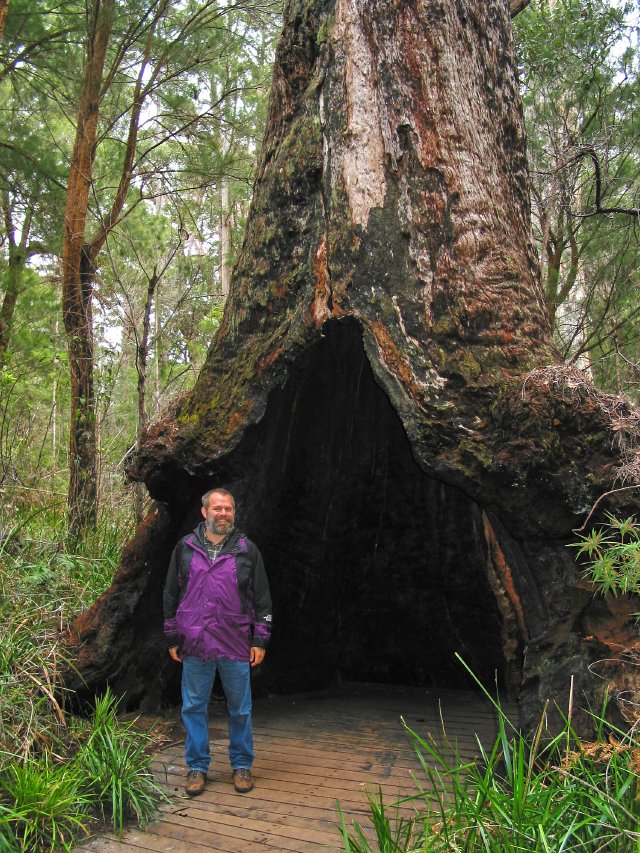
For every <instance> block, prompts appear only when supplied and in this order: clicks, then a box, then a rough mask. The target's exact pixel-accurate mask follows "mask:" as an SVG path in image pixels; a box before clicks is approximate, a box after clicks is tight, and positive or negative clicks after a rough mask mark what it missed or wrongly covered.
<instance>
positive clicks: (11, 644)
mask: <svg viewBox="0 0 640 853" xmlns="http://www.w3.org/2000/svg"><path fill="white" fill-rule="evenodd" d="M130 532H131V528H130V526H129V525H124V524H120V525H118V524H117V523H116V524H114V523H113V520H111V522H110V523H107V521H106V520H103V521H102V522H101V524H100V525H99V526H98V529H97V531H96V532H95V534H93V535H92V536H91V537H88V538H87V540H86V541H85V542H84V543H83V545H82V546H81V548H80V549H79V550H78V551H77V552H74V553H68V552H67V551H65V550H64V548H63V546H62V544H61V543H63V542H64V541H65V534H66V523H65V516H64V512H63V511H62V509H61V508H60V507H59V508H58V510H57V511H56V508H55V506H53V507H49V506H45V507H41V508H36V509H33V508H31V509H30V510H27V509H25V508H23V509H21V510H18V511H17V512H16V513H15V516H14V523H13V525H12V526H11V527H7V528H6V529H5V531H4V538H3V540H2V544H1V545H0V708H1V709H2V713H1V714H0V768H2V766H3V765H5V764H6V763H7V762H11V761H14V760H16V759H26V758H29V757H31V756H32V755H33V754H34V753H37V752H38V750H40V749H41V748H42V747H43V745H47V744H51V743H54V742H58V741H59V740H60V739H61V738H62V739H64V736H65V730H66V723H65V718H64V714H63V709H62V708H61V706H60V704H59V695H58V688H59V685H58V673H59V671H60V669H61V668H63V666H64V664H65V661H64V653H63V650H62V646H61V644H60V632H61V630H63V629H64V628H65V626H66V625H67V623H68V621H69V620H70V619H71V618H72V617H73V615H74V614H75V613H76V612H77V611H78V610H79V609H81V608H82V607H86V606H88V605H90V604H91V603H92V602H93V601H95V599H96V598H97V597H98V595H100V593H102V592H103V591H104V589H105V588H106V587H107V586H108V585H109V584H110V583H111V580H112V578H113V574H114V571H115V568H116V566H117V564H118V561H119V556H120V552H121V549H122V546H123V544H124V542H125V541H126V539H127V538H128V537H129V535H130ZM56 696H58V698H56Z"/></svg>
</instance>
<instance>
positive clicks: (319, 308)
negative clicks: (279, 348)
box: [307, 234, 331, 328]
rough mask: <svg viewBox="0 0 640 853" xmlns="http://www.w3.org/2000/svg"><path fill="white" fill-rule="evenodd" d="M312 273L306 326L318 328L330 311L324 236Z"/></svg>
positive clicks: (327, 317)
mask: <svg viewBox="0 0 640 853" xmlns="http://www.w3.org/2000/svg"><path fill="white" fill-rule="evenodd" d="M313 271H314V273H315V286H314V289H313V301H312V302H311V305H310V307H309V313H308V315H307V325H309V326H311V325H315V326H317V327H318V328H320V327H321V326H322V324H323V323H324V322H325V321H326V320H328V319H329V317H330V316H331V311H330V310H329V299H330V296H331V287H330V283H329V270H328V268H327V238H326V235H324V234H323V236H322V240H321V242H320V245H319V246H318V248H317V250H316V254H315V257H314V259H313Z"/></svg>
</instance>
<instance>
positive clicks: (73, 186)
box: [0, 0, 277, 536]
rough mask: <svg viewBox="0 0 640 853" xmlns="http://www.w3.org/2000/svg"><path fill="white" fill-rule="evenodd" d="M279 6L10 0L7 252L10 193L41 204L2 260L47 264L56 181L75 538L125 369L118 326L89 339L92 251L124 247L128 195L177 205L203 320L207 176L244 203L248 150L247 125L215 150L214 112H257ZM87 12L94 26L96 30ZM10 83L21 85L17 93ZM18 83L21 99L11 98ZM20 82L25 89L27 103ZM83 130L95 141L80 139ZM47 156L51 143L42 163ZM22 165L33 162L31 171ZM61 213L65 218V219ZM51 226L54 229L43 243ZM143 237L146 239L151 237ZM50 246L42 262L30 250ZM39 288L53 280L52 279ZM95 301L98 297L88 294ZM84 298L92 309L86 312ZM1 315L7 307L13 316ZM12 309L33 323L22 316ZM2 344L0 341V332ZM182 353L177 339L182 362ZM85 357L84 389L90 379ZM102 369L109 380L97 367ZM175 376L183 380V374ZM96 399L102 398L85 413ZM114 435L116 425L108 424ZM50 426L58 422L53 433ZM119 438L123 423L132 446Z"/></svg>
mask: <svg viewBox="0 0 640 853" xmlns="http://www.w3.org/2000/svg"><path fill="white" fill-rule="evenodd" d="M111 5H112V6H113V4H111ZM276 6H277V4H274V3H271V2H266V0H265V2H243V1H242V0H240V2H236V3H232V4H224V5H221V6H218V5H216V4H214V3H210V2H209V3H207V2H204V3H198V4H195V5H193V6H192V7H191V8H190V9H189V10H187V9H186V8H185V7H183V6H182V5H181V4H175V3H169V2H153V3H147V4H144V3H137V4H131V3H127V4H116V5H115V6H113V9H114V10H115V11H116V12H117V14H115V19H112V21H111V23H109V20H108V15H107V17H106V18H105V17H102V18H100V15H102V16H105V14H106V13H107V12H108V10H109V3H107V4H106V5H105V4H99V3H95V4H92V6H91V9H90V10H89V14H88V15H87V16H86V17H85V14H84V5H83V4H78V3H77V2H73V0H69V2H65V3H61V4H56V6H55V8H54V11H51V10H48V9H43V8H42V7H41V5H40V6H39V5H38V4H34V3H33V2H27V0H23V2H20V0H17V2H16V3H14V4H12V6H11V10H10V14H9V17H8V22H7V38H6V39H5V45H6V50H5V55H4V60H5V61H4V64H3V68H4V70H5V71H6V74H4V77H3V78H2V83H0V85H1V86H3V89H2V91H3V92H4V94H5V95H6V99H5V102H6V105H7V109H12V110H13V111H14V114H15V120H14V121H13V123H12V124H9V125H7V126H6V142H5V144H3V145H2V146H0V153H1V154H2V156H4V157H5V162H6V164H7V168H6V169H5V175H6V176H11V175H12V174H13V173H12V171H11V168H10V155H11V156H14V157H15V156H16V155H15V151H16V149H20V150H21V151H22V159H21V161H20V163H19V165H20V166H21V172H20V173H19V174H18V173H17V172H16V178H15V180H13V179H12V187H11V188H12V189H14V190H15V188H16V187H17V188H19V190H20V193H21V196H20V202H19V204H20V207H19V208H18V207H15V205H16V204H18V202H15V201H14V197H13V196H9V202H10V203H11V204H14V207H15V213H13V220H12V221H13V222H14V223H17V224H18V226H19V227H18V230H17V231H15V237H14V232H13V231H10V230H9V225H8V223H9V219H8V218H7V216H5V228H4V229H3V230H4V231H5V244H4V245H5V247H6V248H7V252H8V250H9V247H10V245H11V240H12V239H13V240H14V242H15V244H16V247H17V248H18V249H19V242H18V241H19V240H20V239H21V238H22V236H23V234H24V235H26V233H27V232H26V229H23V228H22V225H23V223H27V224H29V220H28V219H26V218H25V217H24V215H23V213H22V211H23V210H25V209H26V206H25V203H24V201H23V200H22V199H23V197H24V196H25V194H26V192H27V190H28V188H29V187H30V186H33V187H34V188H35V189H36V190H37V191H36V192H35V195H34V198H35V199H36V202H42V203H41V204H38V206H37V208H36V209H35V211H34V214H33V216H32V217H31V220H30V221H31V234H32V237H33V247H32V251H30V252H27V253H26V254H25V253H19V252H13V255H12V257H14V256H16V257H19V258H20V259H24V258H25V257H26V258H27V260H26V263H27V264H28V265H29V266H31V267H37V269H38V270H40V271H43V270H44V267H43V260H44V259H45V258H46V257H51V258H54V257H55V256H56V255H57V254H58V253H59V252H60V251H61V248H60V239H61V237H62V235H61V234H60V231H59V229H58V228H56V227H55V226H53V227H49V223H48V222H47V215H49V216H50V219H51V221H52V222H55V221H56V219H57V221H60V219H61V218H62V214H61V205H63V204H64V192H65V187H66V195H67V226H68V227H67V229H66V235H65V236H66V242H65V245H64V250H63V256H64V263H63V266H62V279H63V287H62V291H63V293H64V307H65V310H64V316H65V318H66V326H65V329H66V335H67V340H68V349H69V366H70V373H71V378H72V386H73V392H72V400H73V401H74V402H73V403H72V412H73V419H72V420H73V423H72V429H71V435H70V442H71V460H70V467H71V474H70V491H69V502H70V518H71V522H72V530H73V535H74V536H77V535H79V533H80V532H81V530H82V528H83V527H84V525H85V524H87V523H89V524H91V523H93V518H94V516H95V509H96V498H97V494H96V484H97V483H98V481H99V477H98V476H97V474H98V471H97V461H96V448H97V446H98V441H99V440H100V435H98V434H96V430H100V429H101V428H104V429H107V430H108V428H109V418H110V417H111V416H110V411H111V407H110V404H111V402H114V403H115V405H116V407H117V401H118V398H117V397H116V398H114V400H113V401H112V400H111V399H110V396H109V388H110V387H111V386H110V383H111V382H112V380H113V376H114V373H113V371H114V368H117V367H118V365H120V364H122V354H123V351H122V349H121V348H120V345H119V344H118V343H117V342H115V341H116V339H117V338H118V332H117V331H116V330H113V331H111V332H109V334H108V337H107V338H106V339H103V338H101V331H100V330H101V329H106V328H107V326H108V324H112V323H114V322H115V323H116V325H117V323H118V318H117V316H115V315H114V314H113V313H110V305H112V304H113V300H111V297H110V295H109V287H110V283H109V282H110V273H109V272H108V271H107V272H106V273H103V272H102V271H99V266H100V265H99V263H98V257H99V256H100V253H101V252H103V251H104V249H105V248H106V249H108V250H109V253H110V256H112V257H115V258H118V257H121V256H122V257H123V256H124V254H126V252H125V253H119V252H118V251H117V244H118V241H119V240H120V237H121V232H120V231H119V229H120V228H121V223H122V221H123V217H126V216H128V215H129V214H130V212H131V211H132V210H134V209H135V208H136V206H138V205H140V204H141V203H142V204H143V205H145V206H147V207H148V208H149V210H150V211H155V212H156V214H157V213H158V211H159V210H160V209H161V208H164V209H166V211H167V212H168V213H169V212H170V215H172V214H173V213H174V212H175V213H176V215H177V217H178V219H179V220H180V221H184V223H185V226H186V227H185V228H184V229H183V230H184V232H185V234H186V235H188V237H183V238H182V247H181V249H180V252H179V253H178V255H177V256H176V258H175V259H174V263H175V264H180V263H181V261H180V256H183V257H184V256H185V253H186V254H188V256H189V258H191V260H187V258H186V257H185V260H184V263H182V266H183V272H184V271H185V270H187V269H188V268H189V267H191V268H195V267H200V268H202V269H203V270H204V268H205V267H208V268H209V270H210V272H209V273H207V274H206V275H205V276H200V277H199V282H200V284H199V285H198V287H199V295H198V300H199V308H200V309H201V310H200V312H199V313H198V314H197V322H196V323H195V324H194V323H193V322H192V321H189V329H190V330H192V331H193V332H195V333H196V335H197V334H199V324H200V323H201V322H204V321H206V317H207V314H208V311H209V302H210V300H211V299H212V298H213V299H214V300H215V298H217V297H216V293H217V291H219V286H218V284H217V283H216V281H217V277H218V276H219V260H218V261H215V260H213V258H212V260H211V261H209V260H205V254H209V253H211V254H212V256H213V257H216V256H217V257H219V255H218V253H217V249H216V242H217V240H218V229H219V214H217V213H216V212H215V211H216V209H217V208H219V203H216V204H214V205H213V206H212V205H211V193H213V194H214V195H215V196H218V195H219V185H220V179H221V177H222V176H223V175H225V174H227V173H228V174H229V175H230V176H231V181H232V189H233V187H236V188H237V189H239V190H240V192H239V195H238V197H237V198H238V201H239V202H240V203H241V204H246V199H247V198H248V196H249V194H250V185H251V177H250V172H251V169H252V168H253V161H254V159H255V150H256V147H257V140H256V138H255V136H251V130H250V129H249V125H248V124H247V122H246V121H245V122H244V124H245V125H246V128H245V129H246V131H247V134H248V135H247V136H246V137H245V139H246V140H247V142H245V149H246V150H244V149H243V150H242V151H240V148H242V145H241V144H240V145H239V147H238V149H237V150H236V151H235V152H233V153H229V152H227V154H226V155H225V156H223V154H222V150H221V146H220V142H219V139H220V134H221V128H222V126H223V124H224V125H225V126H226V127H227V128H229V127H230V126H231V125H230V124H229V121H228V118H227V117H226V116H225V114H224V110H225V107H224V104H225V100H226V99H227V98H232V99H233V100H234V103H235V104H236V105H239V106H240V107H241V110H240V112H241V113H242V112H244V114H245V115H247V116H250V115H251V114H253V113H255V111H256V100H259V92H258V89H259V87H260V85H261V83H260V79H261V76H262V75H264V73H265V71H266V67H267V66H268V51H269V48H268V45H269V43H270V40H271V39H272V38H273V35H274V33H275V30H276V28H277V15H276V14H274V11H275V8H276ZM98 13H100V14H99V15H98ZM100 21H102V22H103V23H102V24H101V25H100ZM85 24H86V26H85ZM100 26H102V30H100ZM107 30H108V31H109V32H108V35H109V39H108V40H107V38H106V34H107ZM99 32H102V33H103V37H102V42H100V40H99V39H98V38H97V36H98V34H99ZM30 33H33V37H31V36H30ZM87 33H88V35H86V34H87ZM26 36H29V39H27V38H26ZM85 41H86V43H87V45H88V53H87V60H89V59H90V60H91V61H86V62H84V63H83V61H82V51H83V49H84V48H83V43H84V42H85ZM251 42H255V44H256V45H259V44H263V45H266V46H267V48H266V52H264V53H263V54H262V60H263V61H264V62H265V65H262V66H260V67H258V66H257V64H256V59H257V57H258V52H257V51H256V50H254V47H253V46H252V47H251V50H246V46H247V44H249V43H251ZM100 43H101V44H102V48H103V51H104V67H103V69H102V72H101V71H100V68H99V67H98V66H99V63H96V57H97V54H95V48H96V47H97V46H98V45H99V44H100ZM25 45H26V46H25ZM247 57H249V58H247ZM145 62H147V65H146V68H147V71H146V72H145V71H144V67H145ZM221 63H226V69H225V77H224V78H222V79H218V74H219V71H220V67H221ZM83 68H84V71H83ZM70 69H72V71H71V73H70ZM234 69H235V74H234ZM145 74H146V76H144V75H145ZM83 75H84V76H83ZM143 77H144V79H143ZM81 79H84V81H85V83H84V101H82V98H80V102H81V103H82V104H84V106H82V108H81V110H80V113H81V114H82V115H81V117H80V120H79V121H76V120H75V119H74V118H73V116H74V113H75V112H76V110H77V105H78V103H79V100H78V99H79V93H78V91H77V87H76V83H75V82H74V81H76V80H81ZM212 79H213V80H214V81H215V87H214V89H215V93H214V94H215V97H212V96H211V95H212V89H211V80H212ZM19 86H21V87H22V88H21V89H20V90H19ZM18 90H19V94H20V97H17V93H18ZM25 91H27V92H28V93H29V94H30V98H25V97H24V93H25ZM143 105H144V106H143ZM94 108H95V109H94ZM21 110H22V113H21V112H20V111H21ZM21 119H24V120H23V121H21ZM27 119H30V120H31V122H32V126H33V128H34V134H33V138H32V139H33V145H34V146H35V145H36V143H37V144H38V145H39V147H38V148H37V150H36V151H35V153H34V152H33V151H30V150H26V151H25V149H26V148H27V145H26V142H25V140H26V141H28V140H29V137H28V136H27V135H25V134H24V128H25V127H27V128H28V127H29V123H28V121H27ZM249 121H251V119H250V118H249ZM258 122H259V118H258ZM94 124H95V127H94ZM241 126H242V121H240V120H238V123H237V125H236V127H237V128H239V127H241ZM87 128H89V130H90V134H89V136H87V134H86V130H87ZM43 129H44V130H43ZM94 133H95V139H94V141H93V143H92V142H91V134H94ZM74 134H75V139H76V144H75V149H74V147H73V139H74ZM258 134H259V132H258ZM250 136H251V139H250V140H249V137H250ZM52 139H53V140H54V141H53V142H52ZM48 152H53V154H55V157H54V156H53V154H51V155H49V153H48ZM41 154H42V155H43V156H41ZM30 161H31V162H38V163H39V164H40V166H39V170H38V172H36V173H35V174H34V169H33V167H32V165H31V162H30ZM49 161H53V163H54V164H55V167H56V170H55V174H54V176H53V177H54V179H55V180H53V181H52V185H53V186H54V188H55V190H56V192H57V196H56V199H57V204H56V205H53V204H52V203H51V200H50V199H49V198H47V196H46V194H45V193H44V192H43V189H45V190H46V186H45V182H44V181H43V177H42V171H43V168H44V166H45V165H46V164H47V163H48V162H49ZM79 166H81V167H80V168H79ZM29 168H31V174H29ZM15 171H16V169H14V172H15ZM236 191H237V190H236V189H233V192H236ZM38 192H39V193H40V195H38ZM178 195H179V196H180V198H181V199H183V201H179V202H176V205H175V208H174V207H172V205H173V202H171V199H176V198H178ZM5 197H6V196H5ZM156 200H157V201H159V202H160V204H159V205H157V202H156ZM6 207H7V206H6V205H5V208H6ZM12 211H13V208H9V212H12ZM206 211H210V213H205V212H206ZM162 216H163V217H164V214H162ZM72 220H73V222H74V226H73V227H69V226H70V223H71V222H72ZM240 222H241V217H238V224H235V225H234V227H235V228H236V230H237V228H238V227H240V224H239V223H240ZM212 223H215V224H213V225H212ZM42 233H44V234H45V235H46V236H47V245H44V244H43V242H42V241H40V242H35V236H36V235H39V234H42ZM122 234H124V232H122ZM52 235H55V236H54V237H53V239H52ZM56 240H57V242H56ZM146 245H147V247H148V245H149V243H147V244H146ZM144 247H145V241H144V240H141V242H140V248H139V250H136V252H134V253H133V255H132V256H130V257H129V259H128V260H127V261H126V262H125V265H126V264H129V262H130V260H131V258H132V257H135V255H136V254H137V258H138V261H140V259H141V258H142V259H143V261H145V259H144ZM49 250H51V254H50V255H49V256H47V255H46V254H45V255H43V254H42V253H43V252H45V251H49ZM34 253H35V254H34ZM6 257H7V263H6V266H5V267H4V271H5V284H4V286H3V292H4V293H5V294H6V295H7V299H6V300H4V305H5V309H6V314H7V316H9V313H11V312H14V311H15V306H16V304H18V306H19V305H20V304H22V303H19V302H18V303H16V300H15V297H14V295H13V294H14V292H15V289H16V288H15V286H14V285H13V284H12V285H11V286H9V284H8V283H7V282H8V280H9V279H8V271H9V268H10V266H11V269H15V268H17V266H16V264H15V263H14V262H13V261H12V262H11V264H9V255H8V254H7V256H6ZM198 259H202V262H201V261H200V260H198ZM145 262H146V261H145ZM0 263H1V262H0ZM110 266H112V265H111V264H110ZM123 272H124V268H122V269H120V270H119V271H118V273H117V275H116V279H117V280H119V281H121V282H122V283H125V284H126V282H127V275H123V274H122V273H123ZM14 278H15V277H14ZM174 279H175V281H176V284H177V286H175V285H174V283H172V284H171V287H170V289H168V292H171V293H172V294H180V293H181V291H182V282H181V281H180V274H179V273H176V276H175V277H174ZM13 280H14V279H12V281H13ZM49 283H50V284H52V283H53V280H52V279H51V278H49ZM103 290H104V293H103V292H102V291H103ZM133 292H134V293H135V287H134V289H133ZM193 292H194V291H193V290H192V293H193ZM96 296H98V297H99V298H98V302H97V303H96ZM132 298H133V294H132ZM134 301H135V299H134ZM167 302H168V303H170V302H172V300H171V299H168V300H167ZM189 304H190V301H189V299H187V300H184V299H183V300H182V301H181V300H180V299H178V298H176V300H175V304H174V305H171V306H170V308H168V309H167V310H168V311H170V312H172V314H171V316H172V317H173V321H172V322H173V323H174V325H175V323H176V322H179V323H181V324H182V325H184V323H183V321H182V320H181V319H180V318H183V319H184V316H185V312H187V306H188V305H189ZM96 305H97V311H98V314H97V316H91V315H92V309H93V310H95V309H96ZM116 313H117V312H116ZM14 316H15V315H14V313H11V320H12V322H13V317H14ZM152 316H153V325H154V328H155V329H156V330H157V331H158V332H160V334H159V335H157V336H156V337H157V338H158V340H157V342H156V345H155V349H154V353H155V355H156V356H157V355H160V356H161V358H160V359H157V361H158V367H159V368H160V363H161V364H162V367H163V368H164V367H165V365H166V361H165V360H164V359H163V358H162V356H163V354H164V349H166V348H165V347H164V344H163V343H162V340H161V338H162V330H163V329H164V328H166V330H167V334H169V333H170V331H171V330H170V324H169V325H167V323H166V322H165V320H163V319H161V318H160V317H159V316H158V317H157V318H156V317H155V315H153V312H152ZM23 319H24V320H25V321H27V322H31V321H32V318H31V317H27V316H25V317H24V318H23ZM167 319H170V317H168V318H167ZM8 325H9V324H7V323H5V326H8ZM205 325H206V322H205ZM96 332H98V337H97V342H96V338H95V333H96ZM191 337H192V338H193V334H191ZM4 340H6V341H8V336H5V338H4ZM114 342H115V343H114ZM193 344H194V347H195V349H194V350H193V353H202V345H199V344H197V342H196V341H194V342H193ZM96 346H97V347H98V349H97V350H96ZM103 347H104V352H103V351H102V349H103ZM185 352H186V350H184V349H183V350H182V352H181V355H180V358H183V357H184V353H185ZM92 356H93V357H92ZM184 366H185V365H183V368H184ZM96 367H97V369H98V384H97V386H96V384H95V383H96V379H95V377H94V376H93V373H94V370H95V369H96ZM104 371H106V372H105V373H104V378H105V379H106V380H107V381H106V383H105V382H104V381H103V379H102V377H101V374H102V373H103V372H104ZM161 372H162V370H161V369H158V370H157V372H156V374H155V375H156V377H157V378H158V379H159V377H160V374H161ZM182 372H183V373H184V369H183V371H182ZM187 373H188V374H189V377H190V376H191V375H192V370H191V369H189V370H188V371H187ZM185 375H186V374H185ZM109 377H110V378H109ZM63 384H64V383H63ZM174 387H175V386H174ZM96 394H97V395H98V396H97V397H96ZM105 395H106V396H105ZM125 398H126V395H125ZM121 399H124V398H121ZM96 403H100V409H99V410H98V411H97V412H96V411H95V404H96ZM105 416H106V420H105ZM117 420H118V418H117V417H116V418H115V421H117ZM115 421H114V422H115ZM118 430H120V427H118V428H116V431H118ZM61 434H62V433H61V431H60V430H59V431H58V432H57V437H58V436H61ZM105 437H106V433H105ZM131 437H132V433H131V432H130V433H129V436H128V439H129V443H130V440H131ZM122 440H123V441H124V437H122ZM108 446H109V445H108V443H105V442H103V443H102V447H103V448H106V447H108ZM114 447H115V446H114ZM74 458H75V462H74V461H73V459H74ZM120 458H121V457H120ZM83 472H84V473H83Z"/></svg>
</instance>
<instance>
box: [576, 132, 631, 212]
mask: <svg viewBox="0 0 640 853" xmlns="http://www.w3.org/2000/svg"><path fill="white" fill-rule="evenodd" d="M585 157H588V158H589V159H590V160H591V162H592V163H593V168H594V172H595V182H596V209H595V210H593V211H592V212H591V213H582V214H578V213H576V214H574V216H579V217H580V218H582V219H586V218H587V217H589V216H597V215H598V214H600V213H602V214H607V213H623V214H625V215H626V216H633V217H635V218H636V219H640V207H603V206H602V171H601V166H600V159H599V157H598V155H597V154H596V152H595V150H594V149H593V148H592V147H591V146H590V145H583V146H581V147H580V150H579V151H578V153H577V154H576V155H575V156H574V157H573V158H572V160H571V161H570V163H569V164H567V165H572V164H574V163H578V162H579V161H580V160H583V159H584V158H585Z"/></svg>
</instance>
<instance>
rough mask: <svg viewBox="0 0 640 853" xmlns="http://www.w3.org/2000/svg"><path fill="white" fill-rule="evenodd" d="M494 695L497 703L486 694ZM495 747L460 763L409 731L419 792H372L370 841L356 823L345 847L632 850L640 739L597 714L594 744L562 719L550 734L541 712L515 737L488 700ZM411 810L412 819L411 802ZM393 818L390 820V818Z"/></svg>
mask: <svg viewBox="0 0 640 853" xmlns="http://www.w3.org/2000/svg"><path fill="white" fill-rule="evenodd" d="M492 701H493V700H492ZM494 705H495V708H496V713H497V719H498V734H497V737H496V740H495V742H494V744H493V746H492V748H491V749H489V750H487V749H485V748H484V746H483V745H482V744H481V743H479V742H478V758H477V759H476V760H474V761H467V762H465V761H463V760H462V759H461V757H460V755H459V753H458V751H457V748H456V747H455V746H454V745H452V744H451V743H448V742H446V740H445V744H444V746H443V747H440V746H438V745H437V744H436V742H435V740H434V739H433V738H424V737H421V736H420V735H419V734H417V733H416V732H414V731H412V730H411V729H409V728H407V732H408V733H409V735H410V737H411V738H412V740H413V743H414V746H415V749H416V753H417V756H418V759H419V761H420V765H421V767H422V772H423V774H424V779H423V781H422V782H418V781H417V780H416V781H417V785H418V792H417V793H416V794H413V795H410V796H407V797H404V798H401V799H399V800H397V801H396V802H392V803H390V804H387V805H386V806H385V805H384V803H383V802H382V796H381V794H379V795H378V797H377V798H374V797H370V800H369V807H370V822H371V824H372V828H373V834H374V835H375V839H376V840H375V842H372V841H370V840H369V837H368V834H367V833H366V832H365V830H364V828H363V826H362V825H360V824H358V823H357V822H354V824H353V827H351V828H349V827H347V826H346V825H345V822H344V818H343V817H342V815H341V818H342V838H343V844H344V848H345V850H346V851H349V853H371V851H381V853H399V851H402V853H418V851H430V853H444V851H448V852H450V851H468V853H480V851H484V853H521V851H531V853H538V851H539V853H564V851H567V852H568V851H580V853H584V851H586V850H588V851H589V853H605V851H616V853H637V851H638V850H639V849H640V784H639V782H640V743H639V741H638V737H637V734H636V732H635V731H634V730H631V731H630V732H623V731H620V730H618V729H615V728H612V727H610V726H608V724H607V723H605V721H604V719H603V718H602V717H598V716H596V717H595V719H594V722H595V723H596V729H597V731H598V732H599V737H598V739H597V740H596V741H595V742H589V743H587V742H584V741H582V740H581V739H580V737H579V736H578V735H577V733H576V732H575V731H574V730H573V728H572V726H571V722H570V720H568V719H565V720H564V727H563V730H562V731H561V732H560V733H559V734H557V735H556V736H555V737H547V733H546V731H545V727H544V719H545V715H544V714H543V715H542V717H541V720H540V723H539V725H538V728H537V731H536V732H535V733H534V735H533V736H532V737H525V736H524V735H522V734H521V733H519V732H518V731H517V730H516V729H515V728H514V727H513V726H512V725H511V723H510V722H509V720H508V719H507V717H506V716H505V714H504V713H503V711H502V709H501V707H500V704H499V702H494ZM408 806H410V807H411V808H412V810H413V817H412V818H410V819H408V818H407V817H405V816H404V815H406V811H407V807H408ZM389 814H392V815H394V814H395V816H396V817H395V819H394V820H388V815H389Z"/></svg>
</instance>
